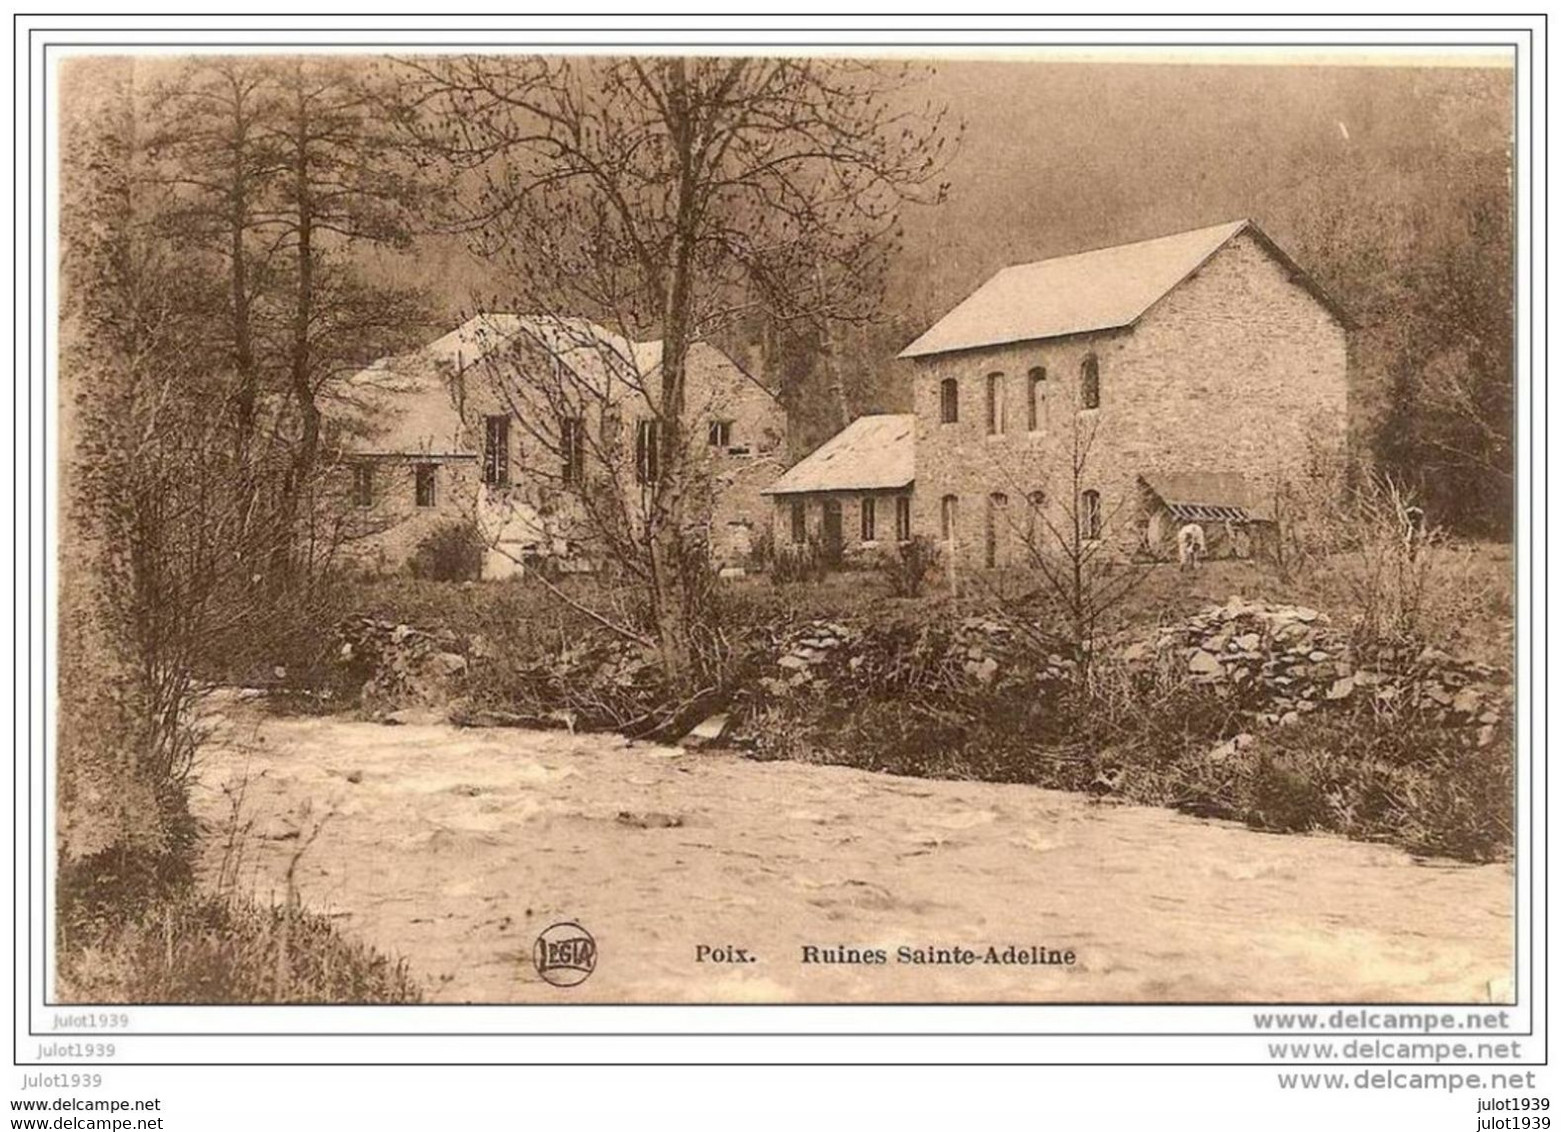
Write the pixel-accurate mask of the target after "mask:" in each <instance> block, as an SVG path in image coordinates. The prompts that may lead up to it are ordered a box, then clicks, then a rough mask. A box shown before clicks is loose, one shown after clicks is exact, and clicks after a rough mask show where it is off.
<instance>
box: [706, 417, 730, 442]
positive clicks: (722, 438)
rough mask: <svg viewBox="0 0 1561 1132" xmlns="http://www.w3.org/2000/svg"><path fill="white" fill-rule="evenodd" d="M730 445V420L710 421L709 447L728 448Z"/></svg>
mask: <svg viewBox="0 0 1561 1132" xmlns="http://www.w3.org/2000/svg"><path fill="white" fill-rule="evenodd" d="M731 446H732V422H731V421H711V422H710V447H711V448H730V447H731Z"/></svg>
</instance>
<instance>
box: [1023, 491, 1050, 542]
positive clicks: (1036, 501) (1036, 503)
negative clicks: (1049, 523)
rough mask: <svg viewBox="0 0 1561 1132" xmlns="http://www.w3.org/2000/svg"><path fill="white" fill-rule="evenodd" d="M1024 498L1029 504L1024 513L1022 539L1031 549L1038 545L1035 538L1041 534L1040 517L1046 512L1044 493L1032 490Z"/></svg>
mask: <svg viewBox="0 0 1561 1132" xmlns="http://www.w3.org/2000/svg"><path fill="white" fill-rule="evenodd" d="M1024 499H1025V502H1026V503H1027V504H1029V506H1028V507H1027V508H1026V514H1025V525H1024V541H1025V542H1026V543H1027V544H1028V545H1029V547H1030V549H1031V550H1036V549H1038V547H1039V545H1040V544H1039V543H1038V542H1037V541H1036V540H1037V539H1038V538H1040V536H1041V519H1042V516H1043V515H1044V514H1045V513H1046V493H1045V492H1044V491H1032V492H1030V494H1029V495H1026V496H1025V497H1024Z"/></svg>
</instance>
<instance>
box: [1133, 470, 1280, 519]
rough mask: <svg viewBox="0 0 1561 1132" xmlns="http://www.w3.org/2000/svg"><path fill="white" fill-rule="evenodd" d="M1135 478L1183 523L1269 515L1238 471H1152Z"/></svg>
mask: <svg viewBox="0 0 1561 1132" xmlns="http://www.w3.org/2000/svg"><path fill="white" fill-rule="evenodd" d="M1138 478H1139V479H1140V480H1141V481H1142V482H1143V483H1144V485H1145V486H1146V487H1148V488H1149V490H1150V491H1152V492H1154V494H1155V495H1157V496H1158V497H1159V499H1160V502H1162V503H1164V504H1165V507H1166V510H1168V511H1170V512H1171V514H1172V515H1174V516H1176V517H1177V518H1178V519H1182V520H1185V521H1187V522H1200V523H1203V522H1211V521H1220V520H1225V519H1230V520H1234V521H1237V522H1246V521H1249V520H1258V521H1263V520H1268V519H1270V518H1272V510H1271V509H1270V508H1269V507H1267V506H1266V505H1265V504H1264V503H1263V501H1261V500H1259V499H1258V498H1257V493H1256V492H1254V491H1253V490H1252V488H1251V486H1250V485H1249V484H1248V483H1247V480H1246V477H1245V476H1243V475H1242V474H1241V473H1240V472H1156V473H1152V474H1148V475H1141V476H1139V477H1138Z"/></svg>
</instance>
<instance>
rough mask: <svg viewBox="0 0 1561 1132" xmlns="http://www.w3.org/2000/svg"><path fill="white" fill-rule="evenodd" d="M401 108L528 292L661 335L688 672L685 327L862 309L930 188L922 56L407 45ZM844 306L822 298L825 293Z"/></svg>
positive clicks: (479, 232)
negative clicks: (662, 54) (639, 54)
mask: <svg viewBox="0 0 1561 1132" xmlns="http://www.w3.org/2000/svg"><path fill="white" fill-rule="evenodd" d="M406 68H407V76H408V80H407V82H406V84H405V87H406V91H407V98H406V108H405V112H404V115H403V119H402V120H403V124H404V125H406V126H407V128H408V129H409V130H411V131H412V132H413V133H414V134H415V135H416V136H417V137H418V138H420V140H421V141H422V142H423V143H424V145H425V146H426V147H427V148H428V150H429V151H430V152H434V153H437V154H438V155H439V156H440V157H441V158H443V159H445V160H447V161H450V162H453V163H454V164H456V165H457V166H458V167H462V168H465V169H466V170H468V171H470V172H469V173H468V179H469V183H470V189H471V191H470V192H469V194H468V205H469V208H468V212H467V220H468V224H469V228H470V230H471V231H472V232H473V233H474V234H475V235H476V237H477V241H478V244H479V246H480V248H481V250H483V251H485V252H487V253H488V254H490V255H492V256H493V257H494V258H495V259H497V260H498V261H500V262H502V263H503V264H504V265H505V266H506V267H507V268H508V269H509V274H510V277H511V278H512V280H513V281H514V286H515V292H516V293H515V300H516V304H517V306H518V307H519V308H521V309H523V310H525V311H527V312H530V313H541V314H547V315H551V316H554V317H557V318H568V317H575V316H584V317H588V318H591V319H593V320H594V321H596V322H598V323H600V324H601V325H603V326H605V327H606V328H607V329H609V330H610V331H611V332H613V333H614V334H616V335H618V336H620V337H622V338H623V339H626V340H630V341H633V340H637V339H640V338H643V337H650V336H655V337H658V338H659V339H660V340H661V342H662V353H661V359H660V367H659V368H660V378H659V382H658V384H657V389H656V393H655V399H654V402H653V403H650V404H648V405H647V406H646V408H647V410H648V411H649V413H650V414H651V415H652V417H653V418H654V420H655V421H656V422H657V429H656V440H657V443H658V445H659V448H660V451H659V453H658V457H657V461H658V467H657V472H658V475H657V476H656V478H655V482H654V483H653V484H650V485H648V486H649V487H650V491H649V493H648V502H647V506H646V508H645V515H646V538H645V545H646V547H647V549H648V558H647V561H646V562H645V577H644V582H645V592H646V594H647V596H648V599H649V606H650V610H651V621H652V622H653V624H654V627H655V637H656V641H657V644H658V647H659V650H660V654H661V661H662V666H663V669H664V671H665V673H666V675H667V678H668V679H669V681H670V682H672V683H673V684H674V685H675V686H681V687H687V686H688V685H689V684H690V683H691V681H692V680H693V678H694V667H695V661H694V654H693V641H692V638H691V626H692V624H693V622H694V619H695V615H696V612H697V610H696V604H697V591H698V588H699V582H698V578H697V576H696V575H695V574H694V573H691V571H693V570H697V569H699V567H695V566H694V565H693V563H694V561H695V558H696V557H697V556H696V555H695V554H692V553H690V551H689V548H688V546H687V545H685V544H686V542H687V538H686V535H687V531H688V529H689V523H688V519H687V510H688V503H689V499H688V497H689V492H690V490H691V484H692V480H691V477H690V475H689V469H688V467H687V453H688V447H689V445H688V441H687V436H686V432H685V430H686V428H687V420H688V416H687V406H686V361H687V356H688V351H689V347H690V345H691V343H693V342H695V341H697V340H699V339H700V338H704V337H708V336H710V335H713V334H715V333H717V332H719V331H720V330H721V329H722V328H724V327H727V326H730V325H731V324H732V323H733V322H734V320H736V319H737V318H739V317H740V316H741V315H742V314H743V313H744V312H745V311H751V310H753V309H755V308H756V307H757V306H759V305H767V306H769V307H770V308H771V309H773V310H776V311H779V312H782V313H783V314H787V315H791V314H800V313H801V312H807V313H808V314H810V315H811V316H814V317H822V318H828V317H837V318H859V317H862V316H863V313H864V312H863V310H862V309H861V301H860V300H861V296H862V295H863V294H870V293H871V288H862V287H858V288H853V287H851V286H849V285H848V283H847V281H848V280H850V279H852V278H853V277H856V278H860V279H864V280H866V279H871V278H873V277H874V276H875V275H876V273H878V272H879V271H881V269H882V265H883V263H884V262H885V261H886V258H887V257H888V255H889V254H890V252H891V251H892V249H893V247H894V244H895V240H896V238H897V235H898V230H899V229H898V211H899V209H900V207H901V206H902V204H904V203H905V202H906V201H908V200H935V199H938V197H939V196H940V195H941V192H942V186H941V185H939V184H938V183H937V178H938V177H939V175H940V173H941V168H942V158H943V155H944V153H945V152H946V142H947V137H946V132H945V130H944V129H943V114H942V112H941V111H939V110H937V109H935V108H932V107H927V106H917V105H915V104H914V103H913V101H912V99H911V98H910V96H909V94H908V91H907V86H906V82H907V80H908V79H909V78H910V77H911V69H910V68H908V67H904V66H890V65H886V64H879V63H872V62H864V61H857V60H824V59H786V58H767V59H753V58H735V59H730V58H729V59H704V58H688V57H683V56H669V57H666V58H660V59H638V58H636V59H608V60H592V59H574V58H518V57H503V56H496V57H479V56H467V57H457V58H444V59H432V60H411V61H408V62H407V64H406ZM821 305H824V306H833V308H834V309H830V310H821V309H820V306H821Z"/></svg>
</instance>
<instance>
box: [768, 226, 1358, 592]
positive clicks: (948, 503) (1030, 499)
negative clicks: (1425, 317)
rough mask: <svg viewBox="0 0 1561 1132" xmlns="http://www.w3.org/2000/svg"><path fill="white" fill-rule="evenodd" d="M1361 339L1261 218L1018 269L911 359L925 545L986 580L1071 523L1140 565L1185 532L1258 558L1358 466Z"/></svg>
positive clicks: (781, 529) (916, 492) (815, 486)
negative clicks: (1326, 463) (1281, 513)
mask: <svg viewBox="0 0 1561 1132" xmlns="http://www.w3.org/2000/svg"><path fill="white" fill-rule="evenodd" d="M1347 328H1348V320H1347V318H1346V316H1345V315H1344V314H1343V312H1342V311H1341V310H1340V309H1339V308H1338V306H1337V305H1336V304H1335V303H1334V302H1333V301H1332V300H1331V299H1330V298H1329V297H1328V296H1327V295H1326V294H1324V293H1323V291H1322V290H1321V289H1320V288H1319V287H1318V286H1317V284H1316V283H1315V282H1313V281H1312V280H1311V279H1310V278H1309V277H1308V276H1307V275H1306V274H1305V272H1303V271H1302V270H1301V268H1299V267H1298V266H1297V265H1296V264H1295V263H1294V262H1293V261H1292V260H1291V259H1290V258H1289V256H1287V255H1286V254H1285V253H1284V252H1283V251H1282V250H1281V249H1280V248H1279V247H1278V246H1277V245H1276V244H1275V243H1274V242H1273V241H1272V240H1271V239H1269V237H1268V236H1266V235H1265V234H1264V233H1263V232H1262V230H1261V229H1259V228H1258V226H1257V225H1256V224H1254V223H1252V222H1251V221H1249V220H1240V221H1235V222H1233V223H1228V224H1221V225H1218V226H1216V227H1212V228H1201V229H1197V230H1195V231H1189V232H1180V233H1177V234H1175V235H1170V236H1163V237H1160V238H1158V239H1152V240H1145V241H1142V242H1139V243H1133V244H1124V245H1120V246H1117V247H1109V248H1102V249H1099V250H1096V251H1088V252H1082V253H1079V254H1077V255H1067V256H1061V257H1058V258H1055V259H1048V260H1042V261H1040V262H1037V263H1027V264H1021V265H1018V266H1014V267H1009V268H1005V269H1003V270H1002V271H999V272H998V273H997V274H996V275H994V276H993V277H992V278H991V279H989V280H988V281H987V282H986V283H984V284H983V285H982V286H981V287H979V288H978V289H977V290H976V291H975V292H974V293H973V294H971V295H970V296H969V297H968V298H966V299H965V300H964V301H963V302H961V303H960V304H959V305H958V306H956V307H955V308H954V309H953V310H951V311H950V312H949V313H948V314H947V315H945V316H944V317H943V318H942V319H940V320H939V321H938V322H937V323H936V324H935V325H933V326H932V327H931V328H930V329H929V330H927V331H926V333H924V334H922V335H921V336H920V337H919V338H917V339H916V340H915V341H914V342H912V343H911V344H910V345H909V346H907V347H906V348H905V350H904V351H902V353H901V355H900V356H901V357H902V358H907V359H909V360H910V361H911V362H912V364H913V367H914V378H913V381H914V405H915V413H914V422H915V429H914V449H915V452H914V467H915V483H914V487H913V489H912V490H911V505H910V508H911V516H910V518H911V522H910V527H909V531H910V533H915V534H927V535H930V536H932V537H935V538H937V539H939V540H941V541H943V542H944V543H945V544H947V546H948V547H949V548H951V549H952V552H953V553H955V554H957V555H958V556H959V559H960V562H961V563H962V564H966V565H969V566H971V567H975V568H981V567H985V566H1002V565H1005V564H1010V563H1014V562H1016V561H1017V560H1019V559H1020V558H1022V557H1023V556H1024V555H1025V554H1026V553H1027V550H1028V547H1030V546H1033V545H1036V544H1037V543H1038V542H1044V541H1045V535H1046V532H1056V531H1062V532H1063V533H1064V534H1066V533H1068V532H1070V531H1071V530H1072V529H1073V522H1074V520H1075V519H1077V520H1078V523H1079V526H1080V527H1081V528H1082V533H1083V536H1084V537H1085V538H1100V539H1105V540H1108V541H1109V543H1111V544H1116V545H1120V546H1121V547H1122V548H1123V549H1124V550H1126V551H1129V552H1131V551H1146V550H1147V551H1150V552H1155V553H1163V552H1164V551H1165V550H1166V549H1167V545H1166V544H1167V542H1168V540H1169V539H1170V538H1171V537H1172V535H1173V533H1174V530H1175V528H1176V527H1177V526H1178V525H1179V524H1180V523H1182V522H1186V521H1189V520H1196V521H1198V522H1200V523H1202V524H1203V525H1204V526H1205V527H1206V528H1207V529H1208V530H1209V532H1210V535H1211V537H1215V538H1218V537H1231V541H1232V543H1234V544H1237V545H1236V548H1237V549H1239V547H1240V546H1241V545H1251V541H1250V536H1251V534H1252V533H1253V531H1254V529H1255V528H1258V527H1261V526H1262V525H1263V524H1264V523H1265V522H1267V521H1270V520H1271V519H1272V517H1273V516H1272V504H1273V500H1274V494H1275V492H1276V490H1277V489H1278V487H1279V485H1280V484H1281V483H1282V482H1283V481H1285V480H1287V479H1289V478H1292V477H1297V476H1300V475H1301V474H1303V472H1304V470H1305V468H1306V466H1307V462H1308V460H1309V459H1311V458H1313V457H1314V456H1316V455H1318V454H1319V453H1318V451H1317V450H1318V449H1319V448H1321V449H1322V450H1324V451H1325V452H1338V453H1342V452H1343V448H1344V444H1345V429H1346V402H1347V388H1346V387H1347V369H1348V348H1347V343H1346V337H1347V334H1346V332H1347ZM858 423H860V422H858ZM852 427H853V428H854V427H856V426H855V425H853V426H852ZM848 431H849V430H848ZM826 447H827V445H826ZM804 463H805V462H804ZM783 482H784V481H783ZM810 483H811V487H812V490H813V491H814V492H815V493H816V494H817V495H818V497H819V498H823V497H824V495H825V494H827V493H828V492H830V491H833V490H837V489H844V488H845V487H846V485H845V484H843V483H842V484H836V483H834V482H832V481H831V479H830V478H829V476H828V474H827V473H825V474H822V475H820V476H817V477H814V478H813V479H812V480H810ZM800 530H802V528H798V527H794V526H788V524H787V523H786V522H785V521H782V522H781V523H780V524H779V526H778V527H777V531H776V534H777V537H778V538H780V539H781V540H782V541H784V540H785V538H786V537H787V535H788V533H790V532H792V531H800ZM1037 531H1040V532H1041V536H1040V537H1039V538H1038V537H1037V533H1036V532H1037ZM1229 532H1235V534H1234V535H1233V536H1231V535H1229ZM902 533H904V532H903V531H902Z"/></svg>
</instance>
